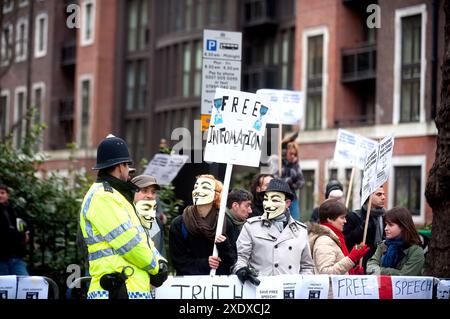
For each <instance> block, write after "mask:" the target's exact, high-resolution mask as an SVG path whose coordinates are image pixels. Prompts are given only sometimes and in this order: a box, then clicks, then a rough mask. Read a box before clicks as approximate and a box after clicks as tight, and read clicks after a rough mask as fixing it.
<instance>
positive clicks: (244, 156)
mask: <svg viewBox="0 0 450 319" xmlns="http://www.w3.org/2000/svg"><path fill="white" fill-rule="evenodd" d="M268 111H269V106H268V105H267V104H265V103H264V102H263V101H262V100H260V97H258V95H256V94H252V93H247V92H241V91H235V90H225V89H220V88H218V89H216V95H215V97H214V101H213V108H212V113H211V121H210V124H209V129H208V138H207V140H206V147H205V156H204V159H205V161H207V162H216V163H226V164H236V165H243V166H253V167H258V166H259V161H260V157H261V147H262V138H263V136H264V133H265V130H266V120H267V119H266V117H267V112H268Z"/></svg>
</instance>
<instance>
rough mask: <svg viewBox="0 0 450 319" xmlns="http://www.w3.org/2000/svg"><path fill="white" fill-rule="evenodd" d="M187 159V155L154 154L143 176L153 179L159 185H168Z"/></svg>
mask: <svg viewBox="0 0 450 319" xmlns="http://www.w3.org/2000/svg"><path fill="white" fill-rule="evenodd" d="M188 158H189V156H187V155H177V154H172V155H169V154H156V155H155V156H154V157H153V159H152V160H151V161H150V163H149V164H148V165H147V168H146V169H145V171H144V175H151V176H153V177H155V178H156V180H157V181H158V184H159V185H168V184H170V182H172V181H173V179H174V178H175V177H176V176H177V174H178V173H179V171H180V169H181V168H182V167H183V165H184V164H185V163H186V161H187V160H188Z"/></svg>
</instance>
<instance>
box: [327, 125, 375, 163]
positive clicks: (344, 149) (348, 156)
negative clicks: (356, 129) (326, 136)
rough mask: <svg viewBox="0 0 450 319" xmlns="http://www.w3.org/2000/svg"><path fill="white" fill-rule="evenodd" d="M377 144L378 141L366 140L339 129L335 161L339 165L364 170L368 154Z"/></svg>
mask: <svg viewBox="0 0 450 319" xmlns="http://www.w3.org/2000/svg"><path fill="white" fill-rule="evenodd" d="M377 144H378V143H377V142H376V141H373V140H371V139H368V138H365V137H364V136H361V135H358V134H355V133H352V132H349V131H346V130H343V129H339V130H338V135H337V139H336V147H335V149H334V157H333V159H334V160H335V161H336V162H339V163H343V164H346V165H349V166H356V167H357V168H359V169H364V164H365V161H366V157H367V154H368V153H369V152H371V151H372V150H373V149H374V148H375V147H376V146H377Z"/></svg>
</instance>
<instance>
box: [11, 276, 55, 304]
mask: <svg viewBox="0 0 450 319" xmlns="http://www.w3.org/2000/svg"><path fill="white" fill-rule="evenodd" d="M17 280H18V284H17V299H47V298H48V282H47V281H46V280H45V279H44V278H42V277H38V276H30V277H18V278H17Z"/></svg>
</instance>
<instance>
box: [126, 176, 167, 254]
mask: <svg viewBox="0 0 450 319" xmlns="http://www.w3.org/2000/svg"><path fill="white" fill-rule="evenodd" d="M131 182H132V183H133V184H134V185H136V186H137V187H139V191H138V192H137V193H136V194H135V195H134V202H135V204H136V209H137V211H138V214H139V218H140V219H141V223H142V226H144V228H145V230H146V232H147V233H148V237H149V238H150V239H151V240H153V243H154V245H155V247H156V249H158V251H159V252H160V253H161V254H162V255H165V253H164V228H163V227H164V223H163V221H164V220H166V219H167V217H166V216H165V215H164V213H162V212H161V205H159V200H158V199H157V191H159V190H160V189H161V187H160V186H159V184H158V182H157V181H156V178H155V177H153V176H150V175H145V174H143V175H138V176H136V177H133V179H132V180H131Z"/></svg>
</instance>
